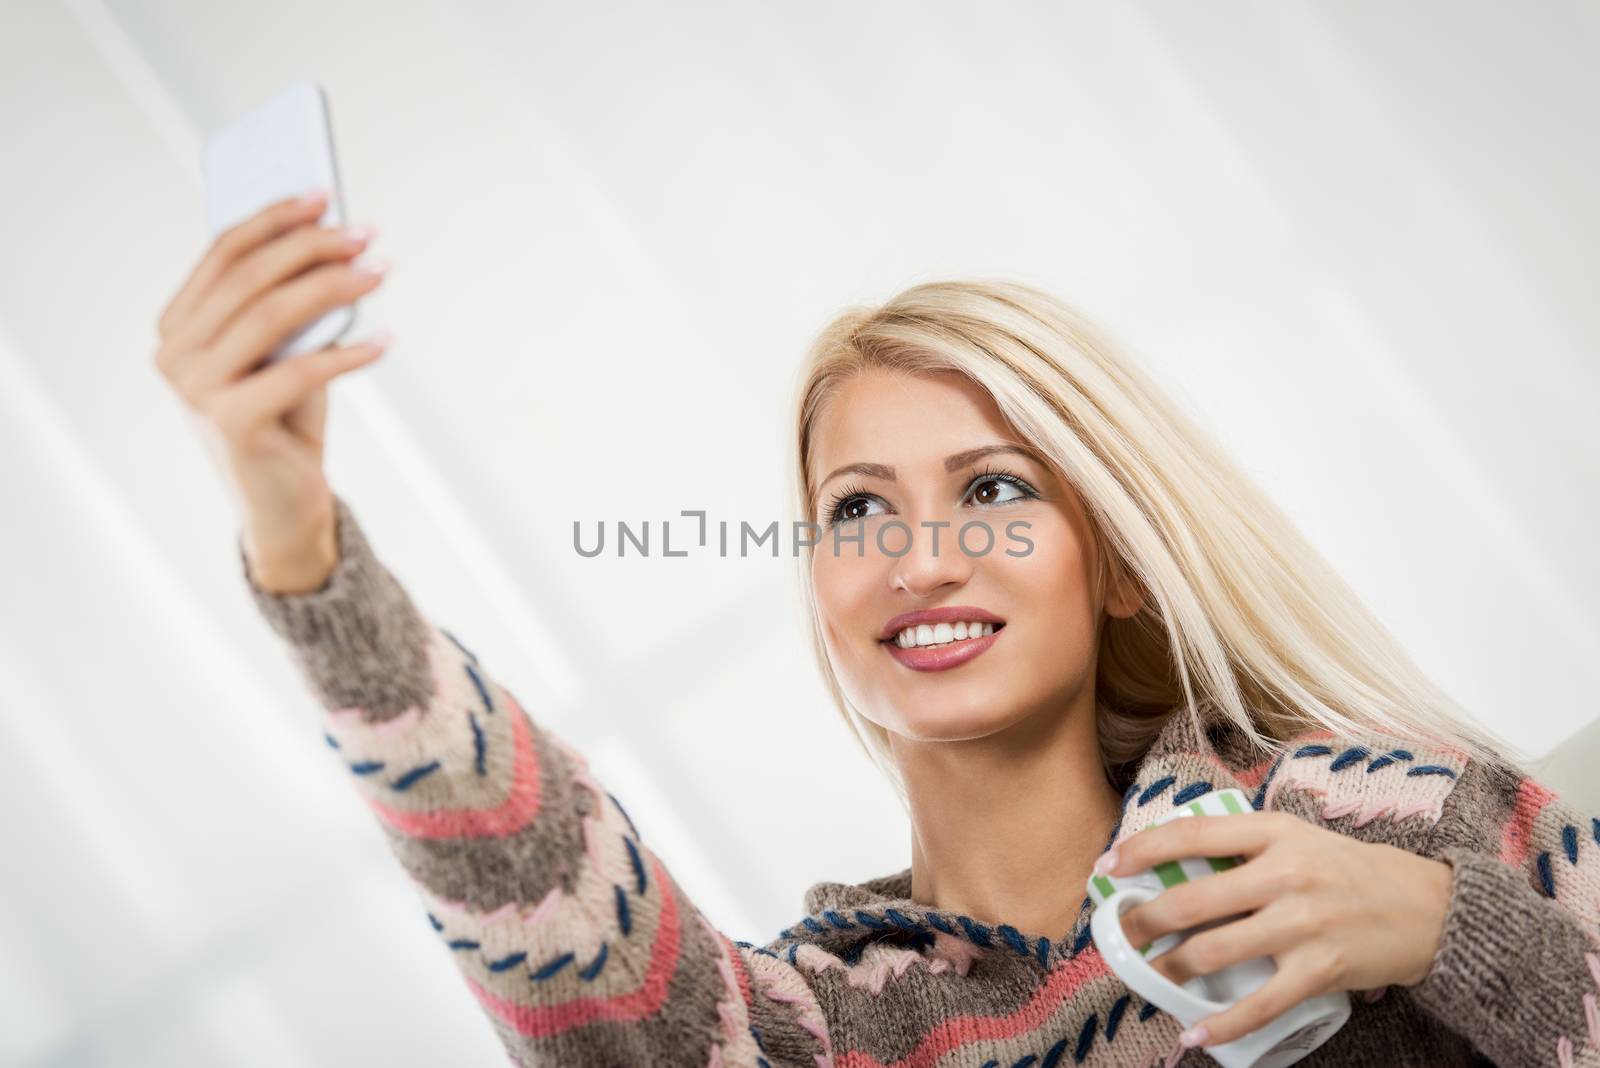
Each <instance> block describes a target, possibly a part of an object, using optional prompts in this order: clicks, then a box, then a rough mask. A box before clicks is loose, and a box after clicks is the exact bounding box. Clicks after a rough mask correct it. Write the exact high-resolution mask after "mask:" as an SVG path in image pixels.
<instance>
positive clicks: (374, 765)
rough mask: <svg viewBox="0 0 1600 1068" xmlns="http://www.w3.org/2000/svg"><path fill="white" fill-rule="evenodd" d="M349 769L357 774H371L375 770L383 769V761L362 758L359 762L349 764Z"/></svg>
mask: <svg viewBox="0 0 1600 1068" xmlns="http://www.w3.org/2000/svg"><path fill="white" fill-rule="evenodd" d="M350 770H351V771H353V772H355V773H356V774H357V775H371V774H372V773H373V772H375V771H382V770H383V761H381V760H363V761H361V762H360V763H359V764H351V765H350Z"/></svg>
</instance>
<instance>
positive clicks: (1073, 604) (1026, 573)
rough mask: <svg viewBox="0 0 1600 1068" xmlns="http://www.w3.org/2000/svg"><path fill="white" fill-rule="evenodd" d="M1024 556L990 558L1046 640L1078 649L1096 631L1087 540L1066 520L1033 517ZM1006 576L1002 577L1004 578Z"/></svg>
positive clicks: (1021, 607)
mask: <svg viewBox="0 0 1600 1068" xmlns="http://www.w3.org/2000/svg"><path fill="white" fill-rule="evenodd" d="M1028 536H1029V538H1030V539H1031V540H1032V541H1033V550H1032V551H1031V552H1029V553H1028V555H1026V556H1020V557H1013V556H1006V555H1005V554H1004V553H997V554H995V555H993V556H991V557H990V559H991V560H992V561H993V563H992V564H991V567H992V568H994V569H995V574H996V577H997V578H999V579H1000V581H1001V582H1003V584H1004V585H1005V586H1006V588H1007V589H1008V590H1010V591H1011V593H1012V596H1013V597H1014V598H1015V602H1014V603H1015V604H1016V605H1017V606H1018V608H1019V609H1020V610H1021V611H1023V612H1024V613H1026V615H1027V616H1028V617H1029V618H1030V619H1033V620H1035V621H1037V623H1038V624H1039V625H1038V626H1036V627H1033V628H1030V630H1031V631H1032V633H1033V634H1034V635H1035V636H1036V637H1038V638H1039V639H1040V640H1042V641H1044V642H1045V643H1047V644H1050V645H1054V646H1055V647H1057V648H1060V647H1061V646H1062V645H1063V644H1067V645H1070V646H1073V647H1077V646H1079V645H1081V644H1082V642H1083V641H1084V640H1085V638H1086V637H1090V638H1092V637H1093V635H1094V629H1095V623H1096V619H1097V612H1096V610H1095V608H1094V606H1092V605H1091V604H1090V593H1091V588H1090V574H1089V568H1088V561H1087V557H1086V556H1085V553H1084V547H1083V544H1082V543H1081V542H1080V541H1079V539H1078V536H1077V534H1076V532H1075V531H1074V530H1073V528H1072V526H1071V525H1070V524H1068V523H1066V522H1065V521H1062V520H1059V519H1058V520H1056V521H1055V522H1038V521H1035V523H1034V528H1033V529H1032V530H1030V531H1029V533H1028ZM1002 576H1003V577H1002Z"/></svg>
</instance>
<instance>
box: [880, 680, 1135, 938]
mask: <svg viewBox="0 0 1600 1068" xmlns="http://www.w3.org/2000/svg"><path fill="white" fill-rule="evenodd" d="M1093 702H1094V695H1093V693H1092V692H1086V693H1085V694H1084V695H1082V700H1081V701H1075V702H1074V703H1073V706H1072V707H1069V708H1068V709H1066V710H1065V711H1059V710H1058V711H1056V712H1053V713H1052V714H1050V715H1037V716H1033V717H1030V718H1028V719H1026V720H1024V721H1022V722H1020V723H1017V724H1015V725H1014V726H1012V727H1010V728H1007V729H1006V730H1005V731H1002V732H1000V733H998V734H993V735H989V736H986V737H983V738H976V739H971V740H967V741H957V742H947V741H936V742H928V741H916V740H908V739H906V738H904V737H902V736H899V735H891V744H892V746H893V749H894V752H895V756H896V759H897V761H898V763H899V766H900V769H901V774H902V777H903V779H904V781H905V784H906V793H907V800H908V802H909V807H910V812H911V843H912V844H911V896H912V899H913V900H915V901H917V902H919V903H921V904H925V905H930V906H933V907H936V908H939V909H943V910H947V911H951V912H958V913H962V914H965V915H968V916H971V917H973V918H974V919H977V920H980V921H982V922H985V923H1009V924H1011V925H1012V926H1014V927H1016V928H1017V929H1018V930H1019V931H1021V932H1023V933H1024V934H1044V935H1047V936H1050V937H1055V936H1056V934H1058V933H1059V932H1064V931H1068V930H1070V929H1071V928H1072V926H1073V924H1074V923H1075V922H1076V920H1077V915H1078V909H1079V906H1081V905H1082V903H1083V896H1084V884H1085V883H1086V881H1087V880H1088V878H1089V873H1090V871H1091V869H1092V868H1093V866H1094V861H1095V858H1096V857H1098V856H1099V855H1100V852H1101V850H1102V848H1103V847H1104V846H1105V842H1106V838H1107V837H1109V836H1110V834H1111V829H1112V827H1113V826H1115V824H1116V820H1117V815H1118V814H1119V813H1120V812H1121V805H1122V798H1121V796H1120V795H1119V794H1118V793H1117V791H1116V790H1115V789H1114V788H1113V787H1112V786H1111V785H1110V783H1108V782H1107V781H1106V777H1105V772H1104V771H1103V769H1102V768H1101V764H1100V747H1099V739H1098V736H1097V733H1096V730H1095V722H1094V703H1093Z"/></svg>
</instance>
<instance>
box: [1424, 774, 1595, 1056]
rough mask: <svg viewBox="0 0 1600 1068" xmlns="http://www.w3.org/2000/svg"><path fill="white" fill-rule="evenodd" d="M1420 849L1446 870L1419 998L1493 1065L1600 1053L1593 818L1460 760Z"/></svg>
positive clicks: (1529, 784)
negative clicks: (1435, 944)
mask: <svg viewBox="0 0 1600 1068" xmlns="http://www.w3.org/2000/svg"><path fill="white" fill-rule="evenodd" d="M1422 852H1423V853H1424V855H1427V856H1430V857H1432V858H1434V859H1436V860H1441V861H1444V862H1446V863H1448V864H1449V865H1450V866H1451V869H1452V878H1451V890H1450V903H1449V908H1448V911H1447V913H1446V916H1445V922H1444V929H1443V932H1442V936H1441V938H1440V944H1439V948H1438V950H1437V952H1436V954H1435V956H1434V960H1433V963H1432V965H1431V967H1430V969H1429V971H1428V973H1427V974H1426V975H1425V976H1424V977H1423V979H1422V980H1421V981H1420V982H1419V983H1417V984H1415V985H1413V986H1411V987H1410V988H1409V989H1410V992H1411V994H1412V996H1413V997H1414V998H1415V1000H1416V1001H1417V1002H1418V1003H1419V1004H1421V1005H1422V1006H1423V1007H1424V1008H1426V1009H1427V1010H1428V1011H1429V1012H1431V1013H1432V1014H1433V1015H1434V1016H1435V1017H1436V1018H1438V1019H1439V1020H1440V1021H1441V1022H1442V1023H1444V1024H1445V1025H1446V1026H1447V1027H1449V1028H1450V1029H1451V1030H1453V1031H1455V1032H1457V1033H1458V1034H1461V1035H1463V1036H1465V1037H1466V1038H1467V1039H1469V1040H1470V1041H1471V1042H1472V1043H1473V1044H1474V1045H1475V1046H1477V1047H1478V1049H1479V1050H1480V1051H1482V1052H1483V1053H1484V1054H1486V1055H1487V1056H1488V1057H1489V1058H1490V1059H1491V1060H1493V1061H1494V1063H1495V1064H1497V1065H1499V1066H1500V1068H1532V1066H1534V1065H1551V1066H1559V1068H1568V1066H1571V1065H1573V1064H1576V1063H1584V1064H1587V1063H1591V1058H1597V1059H1600V1011H1597V1005H1596V998H1597V993H1600V820H1595V819H1593V818H1591V817H1589V816H1586V815H1585V814H1583V813H1581V812H1579V811H1577V810H1576V809H1575V808H1574V807H1572V806H1571V805H1568V804H1567V803H1565V802H1564V801H1563V800H1562V799H1561V798H1560V797H1559V796H1558V795H1557V794H1556V793H1555V792H1554V791H1552V790H1551V789H1549V788H1548V787H1546V786H1544V785H1543V784H1541V783H1539V782H1537V781H1536V780H1535V779H1533V778H1532V777H1531V776H1529V775H1527V774H1526V773H1525V772H1522V771H1521V770H1520V769H1515V768H1513V769H1507V770H1500V771H1493V770H1491V769H1489V768H1487V767H1485V766H1483V765H1481V763H1480V762H1478V761H1467V762H1466V763H1465V766H1464V767H1463V768H1462V769H1461V770H1460V772H1459V773H1458V778H1457V781H1456V783H1455V785H1454V787H1453V788H1452V789H1451V790H1450V792H1449V794H1447V795H1446V797H1445V800H1444V804H1443V806H1442V814H1441V816H1440V818H1439V820H1438V821H1437V822H1436V823H1435V825H1434V827H1433V830H1432V832H1431V833H1430V834H1429V837H1428V840H1427V843H1426V845H1425V846H1424V848H1423V850H1422ZM1585 1053H1587V1054H1588V1056H1587V1057H1585V1056H1584V1054H1585Z"/></svg>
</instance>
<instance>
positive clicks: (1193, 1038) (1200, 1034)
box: [1178, 1025, 1211, 1046]
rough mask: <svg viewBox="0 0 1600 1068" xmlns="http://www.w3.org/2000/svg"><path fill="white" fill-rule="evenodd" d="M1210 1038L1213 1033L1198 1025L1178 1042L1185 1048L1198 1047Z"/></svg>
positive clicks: (1184, 1034) (1179, 1037)
mask: <svg viewBox="0 0 1600 1068" xmlns="http://www.w3.org/2000/svg"><path fill="white" fill-rule="evenodd" d="M1210 1037H1211V1032H1209V1031H1207V1030H1206V1029H1205V1027H1203V1026H1200V1025H1196V1026H1194V1027H1191V1028H1189V1030H1187V1031H1185V1032H1184V1033H1183V1034H1181V1035H1179V1036H1178V1041H1179V1042H1182V1043H1183V1044H1184V1045H1185V1046H1198V1045H1200V1043H1202V1042H1204V1041H1206V1040H1207V1039H1209V1038H1210Z"/></svg>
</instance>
